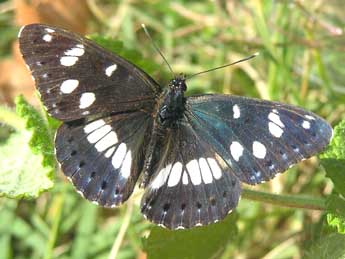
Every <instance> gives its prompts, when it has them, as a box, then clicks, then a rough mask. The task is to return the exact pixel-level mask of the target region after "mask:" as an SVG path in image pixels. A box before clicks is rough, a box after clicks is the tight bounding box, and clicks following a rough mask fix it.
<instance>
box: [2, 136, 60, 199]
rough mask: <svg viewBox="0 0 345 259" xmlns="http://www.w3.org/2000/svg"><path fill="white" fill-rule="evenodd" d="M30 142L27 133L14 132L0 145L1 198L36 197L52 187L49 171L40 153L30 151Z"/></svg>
mask: <svg viewBox="0 0 345 259" xmlns="http://www.w3.org/2000/svg"><path fill="white" fill-rule="evenodd" d="M30 139H31V133H30V132H21V133H13V134H12V135H11V136H10V137H9V139H8V140H7V141H6V143H5V144H3V145H0V158H1V160H2V162H1V164H0V196H6V197H9V198H36V197H38V195H39V194H40V193H41V192H43V191H45V190H47V189H49V188H51V187H53V182H52V179H51V178H50V177H49V175H51V168H47V167H44V166H43V165H42V159H43V157H42V155H41V154H34V153H33V152H32V150H31V148H30V147H29V145H28V143H29V142H30Z"/></svg>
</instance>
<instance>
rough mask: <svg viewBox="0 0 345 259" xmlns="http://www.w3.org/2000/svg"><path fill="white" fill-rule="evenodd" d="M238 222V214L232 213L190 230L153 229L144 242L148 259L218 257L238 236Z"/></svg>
mask: <svg viewBox="0 0 345 259" xmlns="http://www.w3.org/2000/svg"><path fill="white" fill-rule="evenodd" d="M236 220H237V215H236V214H235V213H233V214H231V215H229V216H228V217H226V218H225V219H224V220H223V221H221V222H218V223H216V224H211V225H208V226H205V227H196V228H193V229H190V230H175V231H171V230H167V229H163V228H161V227H153V228H152V230H151V233H150V235H149V237H148V238H147V239H144V240H143V246H144V250H145V251H146V252H147V258H148V259H156V258H157V259H158V258H166V259H169V258H172V259H175V258H190V259H192V258H198V259H200V258H217V257H219V255H221V253H222V252H223V251H224V249H225V247H226V245H227V243H228V242H229V241H230V240H232V239H234V238H235V237H236V233H237V227H236Z"/></svg>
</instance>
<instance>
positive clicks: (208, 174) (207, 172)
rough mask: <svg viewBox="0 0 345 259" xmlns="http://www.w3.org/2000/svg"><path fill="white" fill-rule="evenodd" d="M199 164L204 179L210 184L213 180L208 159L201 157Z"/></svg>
mask: <svg viewBox="0 0 345 259" xmlns="http://www.w3.org/2000/svg"><path fill="white" fill-rule="evenodd" d="M199 166H200V171H201V176H202V180H203V181H204V183H205V184H209V183H212V182H213V178H212V173H211V170H210V167H209V166H208V163H207V162H206V159H205V158H203V157H201V158H199Z"/></svg>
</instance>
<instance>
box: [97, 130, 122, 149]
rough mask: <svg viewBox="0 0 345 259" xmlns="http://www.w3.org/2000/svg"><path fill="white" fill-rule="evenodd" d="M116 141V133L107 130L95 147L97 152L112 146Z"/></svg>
mask: <svg viewBox="0 0 345 259" xmlns="http://www.w3.org/2000/svg"><path fill="white" fill-rule="evenodd" d="M116 143H117V135H116V133H115V132H114V131H111V132H109V133H108V134H107V135H106V136H105V137H104V138H102V139H101V140H100V141H98V142H97V143H96V145H95V148H96V149H97V151H98V152H103V151H104V150H106V149H108V148H110V147H111V146H114V145H115V144H116Z"/></svg>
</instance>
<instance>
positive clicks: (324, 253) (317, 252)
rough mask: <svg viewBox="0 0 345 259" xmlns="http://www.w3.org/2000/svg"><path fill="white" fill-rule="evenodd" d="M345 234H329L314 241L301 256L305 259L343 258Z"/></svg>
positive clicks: (344, 253) (344, 256) (344, 254)
mask: <svg viewBox="0 0 345 259" xmlns="http://www.w3.org/2000/svg"><path fill="white" fill-rule="evenodd" d="M344 244H345V236H344V235H340V234H330V235H328V236H326V237H324V238H321V239H320V240H319V241H318V242H316V243H315V244H314V245H313V246H312V247H311V249H310V250H309V251H307V252H306V254H305V255H304V256H303V258H306V259H309V258H310V259H312V258H313V259H314V258H318V259H330V258H331V259H344V258H345V245H344Z"/></svg>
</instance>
